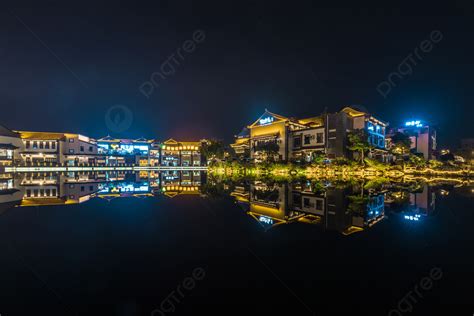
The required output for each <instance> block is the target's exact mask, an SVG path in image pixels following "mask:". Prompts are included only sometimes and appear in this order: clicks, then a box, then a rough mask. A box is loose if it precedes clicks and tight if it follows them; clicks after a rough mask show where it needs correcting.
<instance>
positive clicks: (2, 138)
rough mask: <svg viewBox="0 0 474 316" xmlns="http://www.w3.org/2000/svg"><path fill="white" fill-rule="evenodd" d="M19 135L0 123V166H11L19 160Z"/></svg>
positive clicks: (20, 143)
mask: <svg viewBox="0 0 474 316" xmlns="http://www.w3.org/2000/svg"><path fill="white" fill-rule="evenodd" d="M21 145H22V142H21V139H20V135H19V134H18V133H15V132H13V131H11V130H9V129H8V128H6V127H4V126H1V125H0V166H11V165H14V164H17V163H19V162H20V153H19V149H20V148H21Z"/></svg>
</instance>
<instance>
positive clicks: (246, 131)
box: [235, 127, 250, 138]
mask: <svg viewBox="0 0 474 316" xmlns="http://www.w3.org/2000/svg"><path fill="white" fill-rule="evenodd" d="M235 137H236V138H248V137H250V130H249V129H248V128H247V127H244V128H242V130H241V131H240V133H238V134H237V135H235Z"/></svg>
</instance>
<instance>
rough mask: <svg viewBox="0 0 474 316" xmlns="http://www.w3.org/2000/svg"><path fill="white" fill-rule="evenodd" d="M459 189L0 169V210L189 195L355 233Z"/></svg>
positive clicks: (257, 214)
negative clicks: (7, 171)
mask: <svg viewBox="0 0 474 316" xmlns="http://www.w3.org/2000/svg"><path fill="white" fill-rule="evenodd" d="M468 184H469V183H468ZM458 185H459V184H458ZM453 188H454V185H453V184H450V183H449V182H443V183H441V182H438V183H426V182H422V181H399V182H390V181H387V180H386V179H375V180H372V181H349V182H329V181H309V180H300V181H294V182H291V183H286V182H277V181H271V180H267V181H262V180H252V181H250V180H240V181H230V180H226V179H216V178H213V177H210V178H209V179H208V176H207V173H205V172H202V171H173V170H170V171H162V172H155V171H144V172H139V173H133V172H129V171H123V172H120V171H115V172H95V173H92V172H89V173H87V172H83V173H77V172H76V173H23V174H1V175H0V211H1V212H4V211H6V210H8V209H10V208H12V207H24V206H52V205H73V204H78V203H83V202H86V201H88V200H90V199H92V198H103V199H107V200H110V199H116V198H126V197H142V198H143V197H154V196H159V195H164V196H168V197H175V196H177V195H180V194H186V195H196V196H200V197H207V198H209V199H213V198H223V197H224V198H225V197H227V198H232V199H234V200H235V202H236V203H237V204H238V205H239V206H240V208H242V209H243V210H244V212H245V213H246V214H247V215H248V216H250V217H251V218H253V219H255V221H256V222H257V223H258V224H259V225H261V226H262V228H263V229H264V230H268V229H271V228H273V227H276V226H279V225H282V224H291V223H305V224H312V225H318V226H320V227H322V228H323V229H325V230H332V231H337V232H340V233H341V234H343V235H351V234H353V233H356V232H360V231H363V230H367V229H369V228H371V227H373V226H374V225H377V224H378V223H380V222H382V221H383V220H384V219H385V218H387V216H389V215H388V214H393V215H394V216H400V217H401V218H402V219H404V220H407V221H413V222H420V221H422V220H423V219H424V218H425V217H427V216H432V215H434V214H436V200H437V198H439V197H442V196H444V195H448V194H449V192H450V190H452V189H453ZM470 190H471V189H470ZM390 216H391V215H390Z"/></svg>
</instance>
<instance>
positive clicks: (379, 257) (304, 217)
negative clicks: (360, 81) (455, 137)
mask: <svg viewBox="0 0 474 316" xmlns="http://www.w3.org/2000/svg"><path fill="white" fill-rule="evenodd" d="M0 183H1V186H0V189H1V190H0V203H1V204H0V212H1V216H0V234H1V235H0V247H1V251H2V256H1V261H0V280H1V283H0V314H1V315H2V316H9V315H127V316H129V315H130V316H131V315H172V314H179V315H181V314H184V315H200V314H208V313H210V314H213V313H217V312H219V313H221V314H224V315H225V314H229V313H230V312H233V314H234V313H241V314H242V315H247V314H258V315H268V314H270V313H274V312H283V311H284V312H288V313H289V314H290V315H332V314H344V315H348V313H355V312H357V313H364V314H376V315H408V314H410V315H425V314H428V313H430V314H432V312H433V311H440V310H445V311H449V310H451V309H455V310H457V312H455V313H454V312H452V313H450V314H449V315H472V313H473V312H474V308H473V305H474V304H473V303H474V299H473V293H474V286H473V279H474V278H473V277H474V264H473V263H474V262H473V259H474V258H473V249H474V248H473V241H474V234H473V230H472V228H473V224H474V210H473V197H474V193H473V187H472V186H469V185H466V183H464V184H462V183H460V182H443V183H430V185H427V184H426V183H422V182H410V181H406V182H401V183H386V182H383V183H379V182H376V181H375V182H367V181H366V182H364V183H360V182H352V183H342V182H330V181H321V182H315V181H307V180H300V181H296V182H292V183H284V182H275V181H269V180H265V181H240V180H239V181H230V180H222V179H221V180H216V179H214V178H213V177H210V176H209V175H207V174H205V173H201V172H187V173H178V172H166V173H162V174H159V173H158V174H153V173H152V174H143V173H142V174H80V175H78V174H64V175H58V174H26V175H20V174H16V175H3V176H2V179H0Z"/></svg>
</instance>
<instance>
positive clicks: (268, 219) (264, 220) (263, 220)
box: [258, 216, 273, 225]
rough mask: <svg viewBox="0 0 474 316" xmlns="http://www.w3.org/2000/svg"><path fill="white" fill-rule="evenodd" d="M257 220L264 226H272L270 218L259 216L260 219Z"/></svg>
mask: <svg viewBox="0 0 474 316" xmlns="http://www.w3.org/2000/svg"><path fill="white" fill-rule="evenodd" d="M258 220H259V221H260V222H262V223H265V224H269V225H272V224H273V219H271V218H270V217H267V216H260V218H259V219H258Z"/></svg>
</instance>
